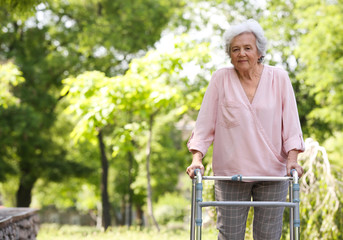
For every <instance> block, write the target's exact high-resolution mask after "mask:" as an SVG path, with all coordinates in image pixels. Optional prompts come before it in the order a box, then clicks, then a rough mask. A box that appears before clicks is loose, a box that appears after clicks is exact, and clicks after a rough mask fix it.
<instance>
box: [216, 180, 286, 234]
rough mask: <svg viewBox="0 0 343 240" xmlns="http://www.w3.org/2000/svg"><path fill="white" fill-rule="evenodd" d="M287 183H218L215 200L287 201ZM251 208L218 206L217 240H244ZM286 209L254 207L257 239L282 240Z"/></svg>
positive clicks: (218, 181) (254, 226)
mask: <svg viewBox="0 0 343 240" xmlns="http://www.w3.org/2000/svg"><path fill="white" fill-rule="evenodd" d="M287 193H288V182H287V181H282V182H232V181H222V180H217V181H216V182H215V197H216V201H250V200H251V199H253V200H254V201H286V198H287ZM249 209H250V207H245V206H243V207H241V206H220V207H217V217H218V218H217V229H218V230H219V234H218V240H243V239H244V235H245V228H246V221H247V216H248V212H249ZM283 212H284V207H255V208H254V221H253V236H254V240H279V239H280V237H281V232H282V217H283Z"/></svg>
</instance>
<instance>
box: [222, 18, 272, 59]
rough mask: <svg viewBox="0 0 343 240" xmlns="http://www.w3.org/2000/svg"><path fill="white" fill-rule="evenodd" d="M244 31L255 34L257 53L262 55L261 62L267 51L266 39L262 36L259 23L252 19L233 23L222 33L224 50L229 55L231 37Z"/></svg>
mask: <svg viewBox="0 0 343 240" xmlns="http://www.w3.org/2000/svg"><path fill="white" fill-rule="evenodd" d="M246 32H248V33H249V32H250V33H253V34H254V35H255V37H256V46H257V50H258V53H259V54H261V55H262V57H261V59H259V62H262V61H263V58H264V56H265V55H266V51H267V39H266V37H265V36H264V32H263V29H262V27H261V25H260V24H259V23H258V22H257V21H256V20H254V19H249V20H247V21H245V22H242V23H239V24H236V25H233V26H231V27H230V28H229V29H228V30H227V31H226V32H225V33H224V41H225V52H226V53H227V54H228V55H229V56H230V45H231V42H232V39H234V38H235V37H236V36H238V35H240V34H242V33H246Z"/></svg>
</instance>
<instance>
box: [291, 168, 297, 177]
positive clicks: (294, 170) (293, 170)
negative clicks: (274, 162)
mask: <svg viewBox="0 0 343 240" xmlns="http://www.w3.org/2000/svg"><path fill="white" fill-rule="evenodd" d="M293 172H296V176H297V177H298V172H297V170H296V169H295V168H293V169H292V170H291V176H292V177H294V176H293Z"/></svg>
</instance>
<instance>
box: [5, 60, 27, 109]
mask: <svg viewBox="0 0 343 240" xmlns="http://www.w3.org/2000/svg"><path fill="white" fill-rule="evenodd" d="M24 81H25V79H24V78H23V77H22V73H21V72H20V70H19V69H18V67H17V66H15V65H14V64H13V63H11V62H9V63H6V64H1V65H0V89H1V91H0V107H3V108H7V107H8V106H9V105H18V104H19V102H20V100H19V98H17V97H15V96H14V95H13V88H14V87H15V86H17V85H18V84H20V83H22V82H24Z"/></svg>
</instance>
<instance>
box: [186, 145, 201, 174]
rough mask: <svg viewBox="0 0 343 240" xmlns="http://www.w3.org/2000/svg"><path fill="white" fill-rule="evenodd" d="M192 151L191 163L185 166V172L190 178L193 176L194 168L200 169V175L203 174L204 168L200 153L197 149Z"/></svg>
mask: <svg viewBox="0 0 343 240" xmlns="http://www.w3.org/2000/svg"><path fill="white" fill-rule="evenodd" d="M192 153H193V160H192V164H191V165H190V166H189V167H188V168H187V170H186V173H187V174H188V176H189V177H190V178H192V179H193V178H194V171H195V169H200V172H201V175H204V172H205V168H204V165H203V164H202V157H203V156H202V153H201V152H199V151H192Z"/></svg>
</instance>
